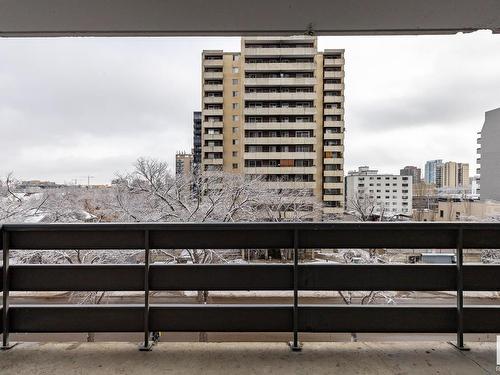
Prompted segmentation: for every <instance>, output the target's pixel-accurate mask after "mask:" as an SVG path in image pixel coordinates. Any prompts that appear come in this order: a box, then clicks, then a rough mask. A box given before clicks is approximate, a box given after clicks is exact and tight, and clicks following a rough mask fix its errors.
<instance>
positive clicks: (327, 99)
mask: <svg viewBox="0 0 500 375" xmlns="http://www.w3.org/2000/svg"><path fill="white" fill-rule="evenodd" d="M323 102H324V103H343V102H344V95H325V96H324V97H323Z"/></svg>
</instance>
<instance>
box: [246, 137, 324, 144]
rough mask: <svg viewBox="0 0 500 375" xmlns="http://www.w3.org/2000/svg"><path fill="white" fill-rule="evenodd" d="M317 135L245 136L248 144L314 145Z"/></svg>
mask: <svg viewBox="0 0 500 375" xmlns="http://www.w3.org/2000/svg"><path fill="white" fill-rule="evenodd" d="M316 142H317V139H316V137H245V144H247V145H313V144H316Z"/></svg>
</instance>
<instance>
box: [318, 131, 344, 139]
mask: <svg viewBox="0 0 500 375" xmlns="http://www.w3.org/2000/svg"><path fill="white" fill-rule="evenodd" d="M344 135H345V133H344V132H341V133H324V134H323V139H340V140H343V139H344Z"/></svg>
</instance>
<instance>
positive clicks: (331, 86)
mask: <svg viewBox="0 0 500 375" xmlns="http://www.w3.org/2000/svg"><path fill="white" fill-rule="evenodd" d="M344 87H345V86H344V84H343V83H325V85H324V90H325V91H342V90H344Z"/></svg>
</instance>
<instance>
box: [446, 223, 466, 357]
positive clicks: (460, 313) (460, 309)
mask: <svg viewBox="0 0 500 375" xmlns="http://www.w3.org/2000/svg"><path fill="white" fill-rule="evenodd" d="M456 255H457V263H456V264H457V342H456V343H451V344H452V345H453V346H454V347H455V348H457V349H458V350H470V348H469V347H467V346H465V344H464V274H463V265H464V231H463V228H462V227H460V228H459V229H458V235H457V250H456Z"/></svg>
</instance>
